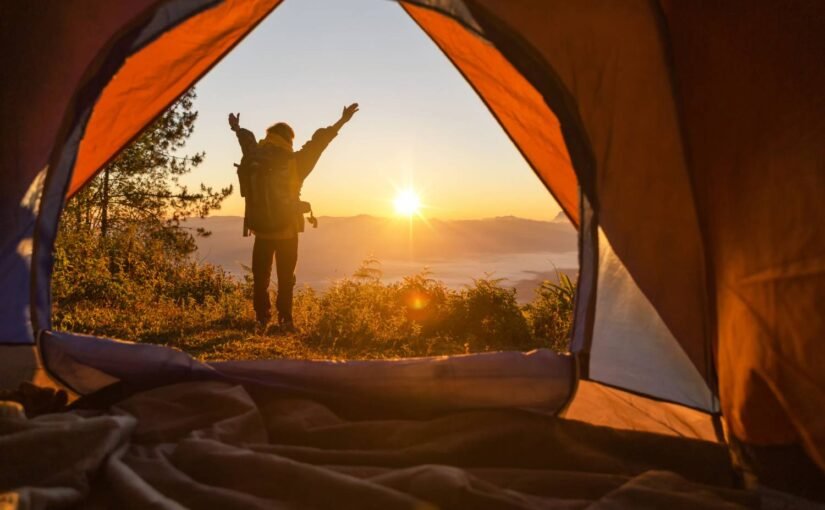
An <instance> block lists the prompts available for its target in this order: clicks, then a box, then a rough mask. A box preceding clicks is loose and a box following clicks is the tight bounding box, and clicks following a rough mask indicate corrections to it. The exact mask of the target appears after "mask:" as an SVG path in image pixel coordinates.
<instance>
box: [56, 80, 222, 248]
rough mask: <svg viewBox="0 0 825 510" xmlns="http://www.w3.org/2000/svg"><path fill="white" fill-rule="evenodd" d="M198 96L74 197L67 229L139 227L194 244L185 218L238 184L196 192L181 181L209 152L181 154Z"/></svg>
mask: <svg viewBox="0 0 825 510" xmlns="http://www.w3.org/2000/svg"><path fill="white" fill-rule="evenodd" d="M195 97H196V96H195V91H194V89H191V90H189V91H188V92H187V93H185V94H184V95H183V96H182V97H181V98H180V99H179V100H178V101H177V102H176V103H175V104H174V105H172V106H171V107H170V108H169V109H168V110H167V111H166V112H164V113H163V114H162V115H161V116H160V117H159V118H158V119H157V120H155V122H153V123H152V124H151V125H150V126H149V127H148V128H147V129H146V130H145V131H144V132H143V133H141V134H140V135H139V136H138V137H137V138H136V139H135V140H134V141H133V142H132V143H131V144H130V145H129V146H127V147H126V148H125V149H124V150H123V151H122V152H121V153H120V154H119V155H118V156H117V157H116V158H115V159H114V160H113V161H111V162H110V163H109V164H107V165H106V167H104V168H103V170H102V171H101V172H100V173H99V174H98V175H97V176H96V177H95V178H94V179H93V180H92V181H91V182H90V183H89V184H88V185H87V186H86V187H85V188H84V189H83V190H81V191H80V192H79V193H77V195H75V196H74V197H73V198H72V199H71V200H69V202H68V203H67V204H66V211H65V213H64V216H63V221H62V223H61V235H63V236H65V235H70V234H71V232H81V231H82V232H84V233H85V234H87V235H91V236H94V237H100V238H104V239H105V238H108V237H111V236H112V235H113V234H117V233H119V232H123V231H125V230H134V229H135V228H138V229H139V230H140V231H142V232H144V233H151V234H152V235H155V236H159V237H161V238H164V239H165V240H166V241H168V242H169V248H170V249H173V250H178V251H180V252H181V254H188V253H190V252H191V251H193V250H194V248H195V245H194V240H193V238H192V235H191V234H189V233H188V231H185V230H183V229H181V228H180V222H181V220H183V219H185V218H187V217H192V216H199V217H204V216H206V215H207V214H209V212H210V211H212V210H215V209H219V208H220V205H221V202H223V200H224V199H225V198H226V197H228V196H229V195H230V194H231V193H232V186H229V187H227V188H222V189H220V190H215V189H213V188H212V187H209V186H206V185H204V184H201V185H200V189H199V190H198V191H196V192H193V191H191V190H190V189H188V187H187V186H184V185H182V184H181V183H180V178H181V177H182V176H184V175H186V174H188V173H190V172H191V171H192V170H193V169H195V168H197V167H198V166H199V165H200V164H201V163H202V162H203V160H204V157H205V153H203V152H198V153H194V154H184V155H181V154H179V151H180V150H181V149H182V148H183V147H184V145H185V143H186V140H187V139H188V138H189V137H190V136H191V135H192V132H193V130H194V127H195V120H196V119H197V116H198V112H197V111H194V110H193V103H194V99H195ZM201 233H204V232H201ZM204 234H205V233H204Z"/></svg>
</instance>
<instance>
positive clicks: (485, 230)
mask: <svg viewBox="0 0 825 510" xmlns="http://www.w3.org/2000/svg"><path fill="white" fill-rule="evenodd" d="M318 220H319V228H318V229H313V228H311V227H310V226H309V225H307V227H308V228H307V231H306V232H305V233H304V234H302V236H301V241H300V244H299V252H300V253H299V257H300V258H299V264H298V271H297V273H298V281H299V285H300V284H301V283H305V284H309V285H311V286H313V287H318V288H322V287H325V286H326V285H328V284H329V282H330V281H331V280H334V279H336V278H341V277H345V276H349V275H351V274H352V273H353V271H354V270H355V269H356V268H357V267H358V266H359V264H360V263H361V262H362V261H363V260H364V259H365V258H368V257H375V258H376V259H378V260H379V261H381V263H382V269H383V270H384V274H385V276H386V278H387V279H391V280H392V279H397V278H400V277H402V276H404V275H407V274H413V273H415V272H418V271H420V270H421V269H422V268H424V267H425V266H427V267H429V268H430V270H431V271H432V272H433V275H434V276H435V277H437V278H440V279H442V280H444V281H445V282H447V283H448V284H449V285H452V286H460V285H462V284H464V283H467V282H469V281H471V280H470V279H471V278H472V277H479V276H484V274H485V273H493V276H494V277H503V278H506V279H507V283H508V284H509V285H510V286H513V287H516V288H517V289H519V293H520V297H521V298H523V299H529V296H523V295H522V294H524V293H527V294H532V290H531V289H532V288H533V287H535V285H537V284H538V282H540V281H541V280H542V279H544V278H546V277H551V276H553V275H554V270H555V268H558V269H561V270H564V271H565V272H567V273H569V274H571V275H572V274H575V273H576V271H577V269H576V261H577V259H576V250H577V234H576V231H575V229H574V228H573V227H572V225H571V224H570V223H569V221H567V219H566V218H565V217H564V216H563V215H562V216H561V217H557V218H556V219H554V220H553V221H552V222H550V221H535V220H528V219H523V218H516V217H512V216H507V217H498V218H489V219H479V220H437V219H433V220H427V221H424V220H421V219H415V220H413V221H412V222H409V221H408V220H405V219H396V218H379V217H374V216H366V215H362V216H353V217H319V218H318ZM184 226H185V227H188V228H192V229H196V228H204V229H206V230H208V231H210V232H212V234H211V235H210V236H208V237H199V238H197V243H198V256H199V257H200V258H201V259H202V260H204V261H207V262H210V263H213V264H216V265H220V266H222V267H224V268H225V269H226V270H227V271H229V272H231V273H233V274H236V275H241V274H243V272H244V271H243V268H242V266H241V264H246V265H249V263H250V262H249V261H250V260H251V250H252V241H253V239H252V238H251V237H248V238H244V237H242V236H241V229H242V218H240V217H237V216H215V217H210V218H204V219H190V220H188V221H187V222H186V223H184Z"/></svg>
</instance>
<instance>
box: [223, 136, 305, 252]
mask: <svg viewBox="0 0 825 510" xmlns="http://www.w3.org/2000/svg"><path fill="white" fill-rule="evenodd" d="M291 159H292V153H290V152H288V151H286V150H283V149H279V148H277V147H271V146H258V145H255V146H253V147H250V148H249V149H248V150H247V151H246V152H245V153H244V155H243V157H242V158H241V163H240V165H238V164H236V165H235V166H236V167H237V173H238V181H239V183H240V192H241V196H242V197H243V198H244V199H245V202H246V209H245V212H244V232H243V235H244V236H247V235H249V231H250V230H253V231H255V232H262V233H270V232H277V231H281V230H284V229H285V228H287V227H288V226H289V225H290V222H295V221H296V218H297V215H298V214H299V212H298V197H297V196H292V195H294V191H293V190H292V189H291V186H292V183H291V180H292V179H293V178H294V176H293V175H291V173H290V169H289V167H290V165H289V163H290V160H291Z"/></svg>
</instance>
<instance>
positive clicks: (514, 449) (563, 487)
mask: <svg viewBox="0 0 825 510" xmlns="http://www.w3.org/2000/svg"><path fill="white" fill-rule="evenodd" d="M252 393H253V394H254V398H253V395H251V394H250V391H247V390H246V389H245V388H244V387H242V386H239V385H233V384H229V383H224V382H187V383H182V384H176V385H171V386H164V387H160V388H156V389H152V390H149V391H145V392H141V393H138V394H135V395H132V396H131V397H128V398H126V399H124V400H122V401H120V402H118V403H116V404H114V405H112V406H111V407H109V408H107V409H105V410H102V411H88V410H87V411H72V412H66V413H61V414H47V415H42V416H39V417H37V418H34V419H29V420H27V419H20V418H13V417H5V418H0V501H2V500H3V499H2V498H7V500H11V499H14V501H15V504H16V505H17V508H20V509H27V510H28V509H51V508H69V507H72V508H75V507H77V508H152V509H180V508H222V509H234V508H237V509H241V508H243V509H250V508H251V509H264V508H267V509H271V508H276V509H279V508H337V509H348V508H352V509H369V508H376V509H379V508H380V509H395V508H398V509H416V510H423V509H435V508H444V509H453V508H455V509H464V508H472V509H499V508H501V509H557V508H558V509H584V508H587V509H608V508H609V509H613V508H668V509H669V510H675V509H680V508H686V509H687V508H691V509H694V508H707V509H716V508H719V509H722V508H724V509H729V508H730V509H732V508H749V507H757V506H758V504H759V499H758V497H757V496H756V495H755V494H754V493H752V492H747V491H741V490H736V489H734V488H732V487H733V478H732V471H731V468H730V464H729V462H728V460H727V452H726V450H725V448H724V447H723V446H719V445H716V444H712V443H706V442H700V441H694V440H686V439H682V438H673V437H666V436H659V435H654V434H644V433H639V432H629V431H618V430H614V429H609V428H605V427H597V426H593V425H589V424H586V423H583V422H576V421H572V420H565V419H561V418H556V417H551V416H545V415H538V414H534V413H529V412H526V411H517V410H495V411H485V410H478V411H464V412H454V413H446V414H443V415H439V416H433V417H430V418H426V419H414V420H413V419H408V418H407V419H403V418H399V417H393V416H387V417H385V418H376V417H370V418H369V419H358V418H353V417H347V416H346V412H345V411H343V412H342V411H341V410H340V409H338V410H336V411H333V410H332V409H330V407H328V406H326V405H324V404H322V403H320V402H316V401H312V400H305V399H297V398H289V397H284V396H282V395H281V396H278V395H275V394H270V393H267V392H266V391H260V390H258V391H254V392H252ZM12 508H13V507H12Z"/></svg>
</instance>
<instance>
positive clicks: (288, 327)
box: [279, 321, 298, 333]
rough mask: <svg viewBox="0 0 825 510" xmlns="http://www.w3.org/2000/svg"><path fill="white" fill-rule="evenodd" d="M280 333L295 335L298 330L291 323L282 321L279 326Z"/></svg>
mask: <svg viewBox="0 0 825 510" xmlns="http://www.w3.org/2000/svg"><path fill="white" fill-rule="evenodd" d="M279 326H280V329H281V333H297V332H298V330H297V329H295V324H293V323H292V321H284V322H282V323H281V324H279Z"/></svg>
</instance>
